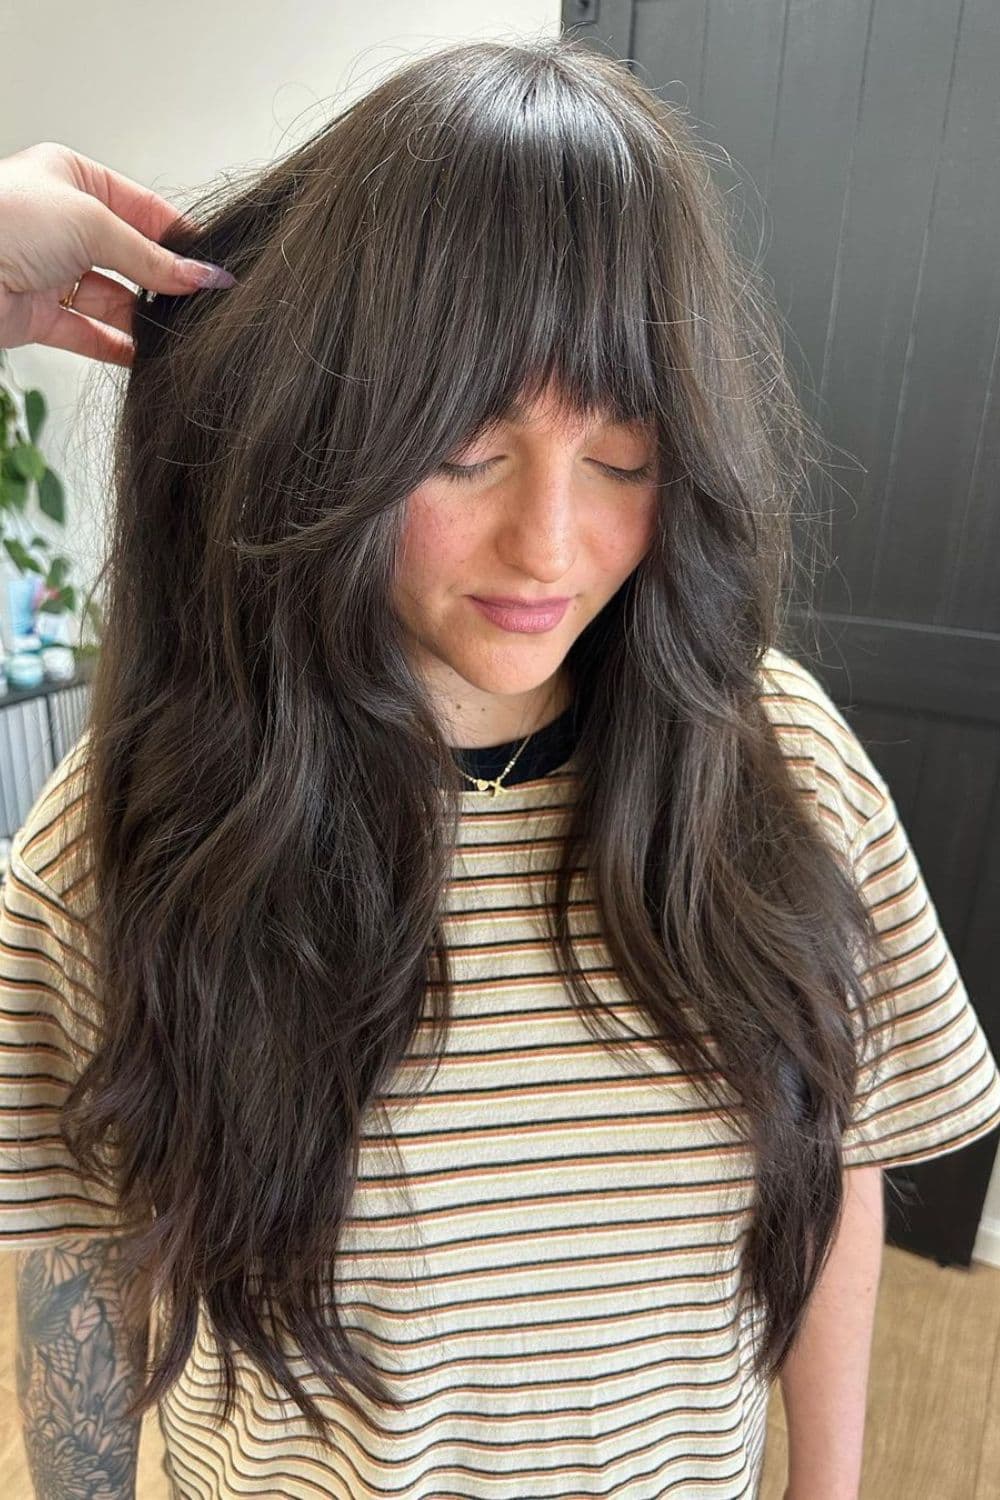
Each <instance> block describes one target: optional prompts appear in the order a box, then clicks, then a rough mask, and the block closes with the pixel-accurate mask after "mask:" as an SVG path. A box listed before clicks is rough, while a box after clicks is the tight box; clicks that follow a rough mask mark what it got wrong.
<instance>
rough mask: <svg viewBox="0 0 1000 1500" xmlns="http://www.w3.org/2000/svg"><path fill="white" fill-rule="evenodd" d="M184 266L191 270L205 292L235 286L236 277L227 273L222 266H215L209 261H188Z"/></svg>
mask: <svg viewBox="0 0 1000 1500" xmlns="http://www.w3.org/2000/svg"><path fill="white" fill-rule="evenodd" d="M186 264H187V265H188V266H190V267H191V268H192V274H193V275H194V277H195V280H196V281H197V283H198V285H199V286H200V287H202V288H204V289H205V290H206V291H207V290H211V289H213V288H216V287H227V286H235V285H236V277H235V276H234V275H233V273H232V271H227V270H226V269H225V267H224V266H217V265H215V264H214V263H213V262H212V261H210V260H189V261H187V262H186Z"/></svg>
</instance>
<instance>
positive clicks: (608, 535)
mask: <svg viewBox="0 0 1000 1500" xmlns="http://www.w3.org/2000/svg"><path fill="white" fill-rule="evenodd" d="M656 526H657V501H656V496H655V495H653V494H650V495H648V496H641V497H640V498H639V502H638V504H637V505H635V506H634V507H632V508H629V509H625V510H621V509H618V510H617V511H616V512H615V513H614V516H613V517H612V516H606V517H605V520H604V524H603V525H602V526H601V528H600V533H599V535H598V537H597V538H596V539H595V544H594V546H595V551H594V555H595V556H596V557H597V558H599V559H600V563H601V565H602V567H603V569H604V571H606V572H607V573H609V574H611V575H614V576H620V577H621V578H625V577H627V576H628V574H629V573H631V571H632V569H633V568H635V567H637V566H638V564H639V563H640V562H641V561H642V559H643V558H644V557H645V556H646V553H647V552H648V551H649V549H650V547H651V546H652V544H653V541H654V539H655V537H656Z"/></svg>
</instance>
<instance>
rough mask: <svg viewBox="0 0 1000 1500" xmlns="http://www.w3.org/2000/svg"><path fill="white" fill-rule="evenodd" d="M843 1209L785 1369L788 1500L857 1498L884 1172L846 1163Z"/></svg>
mask: <svg viewBox="0 0 1000 1500" xmlns="http://www.w3.org/2000/svg"><path fill="white" fill-rule="evenodd" d="M844 1177H845V1188H844V1191H845V1204H844V1213H843V1218H842V1220H841V1224H840V1228H839V1229H838V1231H837V1237H836V1240H835V1241H834V1245H833V1248H832V1250H831V1252H830V1258H829V1259H828V1261H827V1263H826V1266H825V1267H824V1269H823V1273H822V1275H821V1276H820V1279H819V1281H818V1283H817V1285H816V1289H815V1291H814V1293H813V1297H812V1299H811V1300H810V1303H809V1306H808V1308H807V1310H806V1315H805V1319H804V1322H803V1324H802V1327H801V1329H800V1331H799V1336H798V1338H797V1339H796V1341H795V1344H794V1346H793V1348H792V1351H791V1354H790V1355H789V1357H788V1360H787V1362H786V1364H785V1366H784V1368H783V1370H782V1373H781V1376H780V1377H779V1378H780V1382H781V1394H782V1399H783V1402H784V1407H785V1418H786V1423H787V1428H788V1489H787V1491H786V1496H787V1500H799V1497H808V1500H857V1496H858V1494H859V1488H860V1483H861V1460H862V1452H863V1447H864V1427H865V1404H866V1400H867V1392H868V1372H869V1366H870V1361H871V1343H872V1332H873V1329H874V1324H875V1307H876V1301H877V1298H878V1286H879V1278H880V1275H881V1269H882V1247H883V1241H884V1235H885V1216H884V1207H883V1196H882V1172H881V1169H880V1168H877V1167H851V1168H848V1169H847V1170H846V1171H845V1174H844Z"/></svg>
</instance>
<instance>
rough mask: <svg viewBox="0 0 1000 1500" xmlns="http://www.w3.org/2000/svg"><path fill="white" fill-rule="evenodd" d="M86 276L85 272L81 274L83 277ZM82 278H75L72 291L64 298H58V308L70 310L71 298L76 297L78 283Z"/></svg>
mask: <svg viewBox="0 0 1000 1500" xmlns="http://www.w3.org/2000/svg"><path fill="white" fill-rule="evenodd" d="M86 274H87V273H86V271H85V272H84V273H83V276H85V275H86ZM83 276H78V277H77V278H76V281H75V282H74V284H73V290H72V291H71V292H68V293H67V295H66V296H65V297H60V298H59V306H60V307H65V308H67V309H70V310H72V307H73V298H74V297H75V296H76V294H77V292H78V291H79V290H80V282H81V281H82V280H83Z"/></svg>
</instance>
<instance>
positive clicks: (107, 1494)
mask: <svg viewBox="0 0 1000 1500" xmlns="http://www.w3.org/2000/svg"><path fill="white" fill-rule="evenodd" d="M16 1278H17V1335H18V1337H17V1397H18V1405H19V1408H20V1412H21V1422H22V1430H23V1435H24V1445H25V1450H26V1452H27V1455H28V1467H29V1469H30V1472H31V1478H32V1482H33V1484H34V1488H35V1494H36V1496H37V1497H38V1500H70V1497H76V1496H82V1495H99V1496H101V1497H102V1500H133V1497H134V1495H135V1476H136V1460H137V1458H138V1452H139V1433H140V1427H141V1418H140V1417H128V1416H126V1415H125V1408H126V1407H127V1406H128V1405H129V1403H130V1402H131V1401H132V1400H134V1398H135V1397H136V1395H137V1394H138V1392H139V1391H140V1390H141V1389H142V1386H143V1383H144V1382H143V1378H142V1371H141V1369H140V1368H137V1367H136V1364H135V1362H134V1357H133V1355H134V1354H135V1351H134V1350H132V1348H131V1345H130V1341H131V1340H132V1339H135V1338H138V1340H139V1344H138V1345H137V1346H136V1348H137V1349H138V1350H140V1351H141V1352H140V1353H139V1354H138V1355H137V1356H136V1357H138V1358H139V1359H140V1360H141V1361H143V1362H144V1361H145V1359H146V1355H147V1351H148V1335H149V1300H148V1299H149V1293H148V1286H147V1285H146V1280H145V1277H143V1276H141V1275H139V1274H135V1275H132V1276H131V1277H129V1276H127V1274H126V1272H125V1271H124V1269H123V1267H122V1265H121V1255H120V1250H119V1246H118V1244H117V1242H116V1241H115V1239H114V1238H104V1239H100V1238H82V1239H70V1240H62V1241H60V1242H59V1243H58V1244H55V1245H53V1246H52V1247H51V1248H47V1247H46V1248H44V1249H41V1250H22V1251H19V1252H18V1254H17V1261H16Z"/></svg>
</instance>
